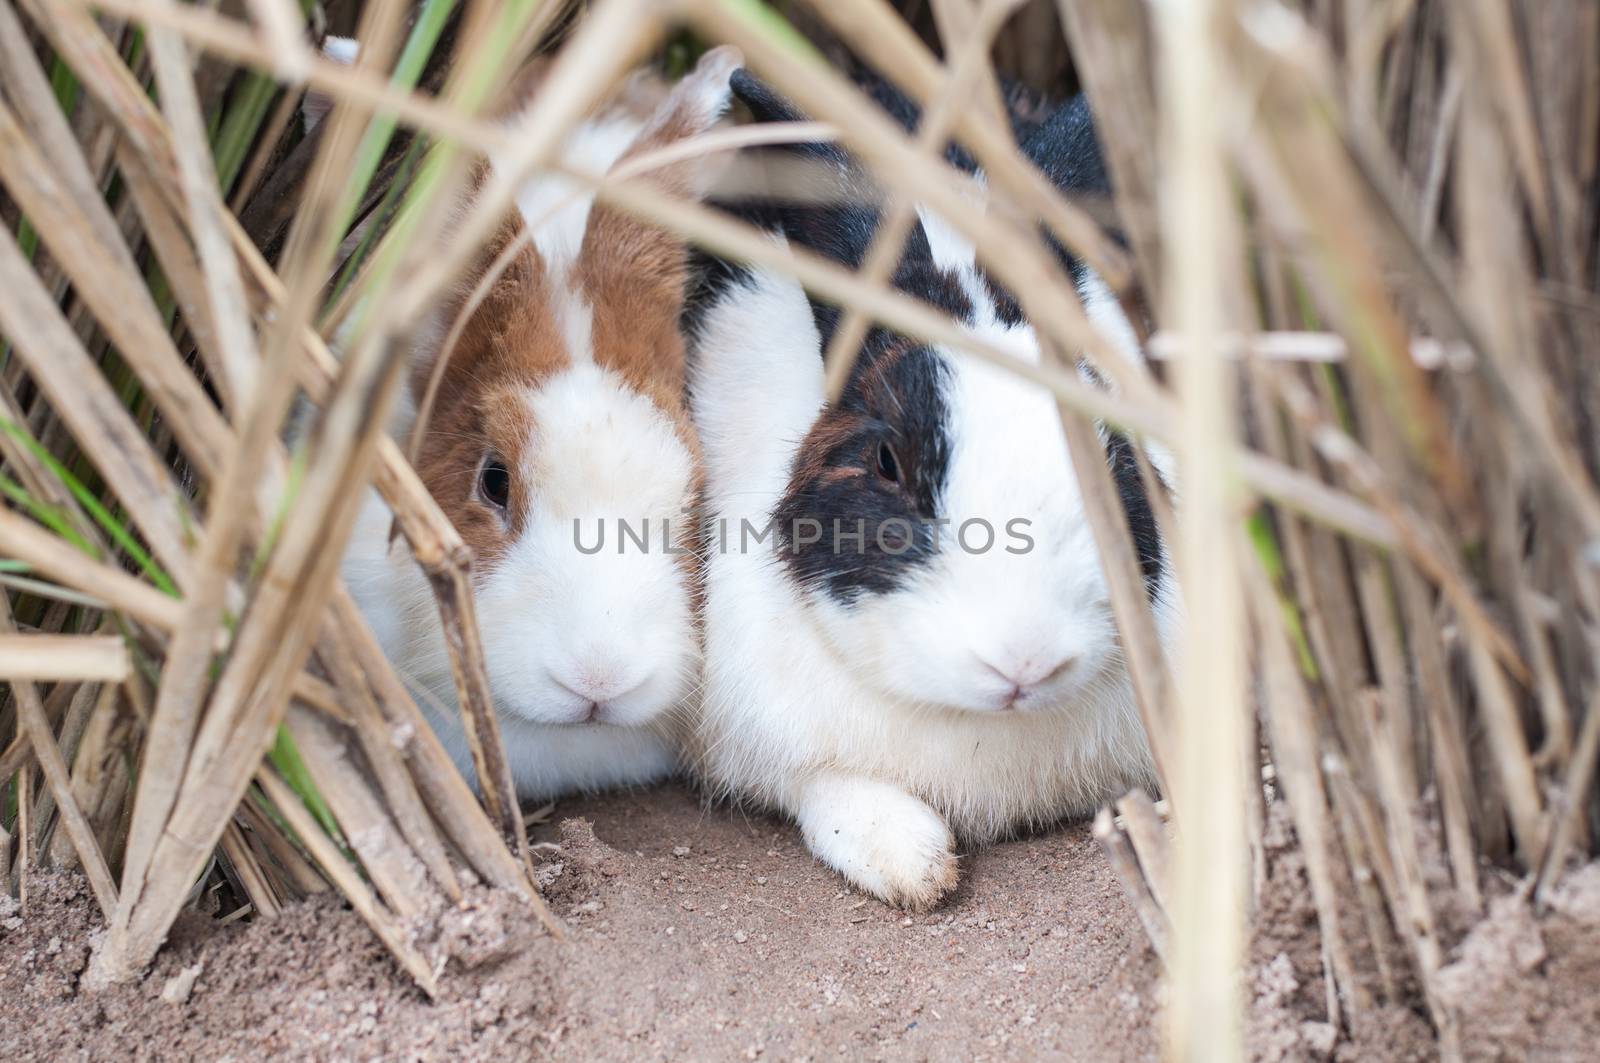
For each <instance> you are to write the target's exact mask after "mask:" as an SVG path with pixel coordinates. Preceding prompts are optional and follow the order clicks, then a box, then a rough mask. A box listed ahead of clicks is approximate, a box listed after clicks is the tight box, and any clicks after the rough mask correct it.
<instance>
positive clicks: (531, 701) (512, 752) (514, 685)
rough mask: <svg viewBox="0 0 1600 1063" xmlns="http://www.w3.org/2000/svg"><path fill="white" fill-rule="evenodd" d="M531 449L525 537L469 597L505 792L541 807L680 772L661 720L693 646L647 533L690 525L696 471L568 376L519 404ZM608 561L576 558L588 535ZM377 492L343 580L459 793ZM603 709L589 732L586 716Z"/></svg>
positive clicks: (611, 385) (463, 752)
mask: <svg viewBox="0 0 1600 1063" xmlns="http://www.w3.org/2000/svg"><path fill="white" fill-rule="evenodd" d="M523 401H525V402H526V403H527V404H528V406H529V408H530V412H531V413H532V414H533V417H534V423H535V424H536V425H537V426H538V427H537V429H536V433H537V435H536V438H535V439H534V440H532V441H531V442H532V444H533V445H531V446H529V447H527V448H526V449H525V453H526V454H527V455H528V458H527V460H526V461H525V462H524V463H523V467H522V468H520V469H518V470H517V474H518V475H520V476H521V477H523V478H524V482H527V483H532V484H536V485H538V486H537V489H536V490H534V491H532V492H529V493H528V502H527V505H526V507H525V510H524V512H523V514H522V521H523V534H522V535H521V536H520V537H519V538H518V539H517V540H516V542H515V543H514V544H513V545H512V546H511V548H510V550H509V551H508V552H507V554H506V555H505V556H504V557H503V558H501V559H500V560H499V561H498V562H497V563H495V564H494V565H492V566H480V570H481V571H480V574H479V576H478V579H477V587H476V598H477V612H478V621H479V628H480V630H481V632H482V636H483V644H484V656H485V659H486V661H487V664H488V671H489V682H490V687H491V689H492V692H493V694H494V700H495V706H496V708H497V710H498V713H499V716H500V721H501V736H502V738H503V739H504V741H505V745H506V755H507V757H508V759H509V761H510V763H511V769H512V774H513V776H514V778H515V780H516V784H517V789H518V792H519V793H521V794H522V795H523V796H525V797H530V798H537V797H546V796H551V795H554V794H558V793H562V792H566V791H570V790H594V789H602V788H605V787H609V786H617V785H627V784H633V783H640V782H645V781H648V780H650V779H654V778H659V777H660V776H662V775H664V774H666V773H668V772H670V771H671V770H672V768H673V766H674V764H675V763H676V752H675V749H676V742H675V738H674V736H673V730H674V727H673V717H672V710H673V709H674V708H675V707H676V706H677V705H678V703H679V702H680V701H681V700H682V699H683V697H684V696H685V695H686V694H687V693H688V692H689V690H690V689H691V687H692V685H693V683H694V680H695V677H696V675H697V672H698V667H699V647H698V644H697V642H696V639H695V636H694V619H693V617H692V616H691V615H690V608H689V588H688V577H687V574H686V572H685V570H684V568H683V565H682V563H681V561H680V559H678V558H676V557H674V556H672V555H670V554H667V553H666V552H664V551H663V550H661V549H660V548H659V547H660V544H659V540H658V539H657V538H656V536H657V535H658V532H657V529H659V528H660V527H661V526H662V522H669V523H670V526H671V527H672V528H674V529H679V528H681V527H682V526H683V525H684V524H685V523H686V520H687V518H686V516H685V514H684V508H685V506H686V504H687V500H688V497H689V487H690V478H691V476H692V473H693V462H692V459H691V457H690V455H689V453H688V452H687V450H686V449H685V448H684V446H683V444H682V443H681V442H680V441H679V440H678V439H677V437H676V435H675V433H674V431H673V428H672V425H671V423H670V422H668V421H667V419H666V418H665V417H664V416H663V415H662V414H661V413H660V411H659V410H657V409H656V407H655V406H654V405H652V404H651V403H650V402H649V401H648V400H646V399H644V398H643V397H641V396H640V395H638V394H637V393H635V392H633V391H630V390H628V389H627V388H626V387H625V386H624V385H623V383H622V382H621V380H620V379H618V378H617V377H616V376H615V375H614V374H612V373H609V372H606V371H605V370H602V369H599V368H597V367H595V366H594V365H577V366H574V367H573V368H571V369H568V370H566V371H564V372H562V373H560V374H558V375H557V376H555V377H553V378H552V379H551V380H549V381H548V382H546V383H545V385H544V386H542V387H540V388H539V389H538V390H536V391H533V390H530V391H528V392H527V393H526V394H525V395H524V397H523ZM618 518H625V519H628V520H629V521H630V522H635V523H637V522H641V521H646V520H648V521H649V526H650V528H651V533H652V542H651V549H650V551H649V552H648V553H647V552H644V551H639V550H635V549H633V548H632V546H631V544H630V546H629V548H628V549H627V550H626V551H625V552H624V553H622V554H620V555H619V554H618V553H617V551H616V546H615V528H614V525H613V524H612V522H613V521H615V520H616V519H618ZM599 519H603V520H605V522H606V524H607V535H608V541H607V543H606V548H605V549H604V550H602V551H601V552H600V553H598V554H593V555H585V554H583V553H582V552H580V551H579V550H578V549H577V546H576V545H575V541H574V527H573V521H574V520H582V521H583V529H582V530H583V536H584V539H583V541H584V543H585V545H592V544H593V542H594V535H595V530H594V529H595V522H596V520H599ZM389 523H390V517H389V512H388V509H387V507H385V506H384V504H383V503H382V501H381V500H380V499H379V498H378V497H377V495H376V493H375V492H372V493H369V496H368V498H367V501H366V504H365V505H364V506H363V508H362V511H361V515H360V518H359V519H358V521H357V525H356V529H355V532H354V534H353V536H352V539H351V546H350V549H349V550H348V551H347V553H346V555H345V558H344V562H343V568H342V571H343V575H344V577H345V579H346V581H347V582H348V583H349V585H350V588H351V591H352V593H353V594H354V595H355V597H356V600H357V602H358V603H359V604H360V606H361V608H362V611H363V612H364V613H365V614H366V616H367V618H368V620H369V621H370V622H371V623H372V625H373V628H374V631H375V632H376V633H377V635H378V639H379V641H380V643H381V644H382V645H383V647H384V650H385V652H386V653H387V654H388V656H389V659H390V660H391V661H393V662H395V664H396V666H397V668H398V669H399V670H400V671H401V673H402V675H404V676H405V678H406V679H407V681H408V683H409V685H410V686H411V688H412V689H413V691H415V692H416V693H417V695H418V701H419V703H420V704H421V705H422V707H423V709H424V711H425V712H426V713H427V715H428V717H429V722H430V723H431V724H432V725H433V727H434V729H435V731H437V732H438V733H439V736H440V738H441V739H442V740H443V742H444V744H445V747H446V749H448V750H449V751H450V753H451V756H452V757H453V758H454V759H455V761H456V763H457V765H458V767H460V768H461V770H462V772H463V773H464V774H466V775H467V776H468V777H469V778H471V777H472V767H471V755H470V751H469V749H468V747H467V744H466V739H465V735H464V733H463V731H462V729H461V725H460V722H459V719H458V717H457V715H456V708H455V705H456V702H455V693H454V682H453V680H452V678H451V672H450V661H449V657H448V655H447V653H446V651H445V646H444V641H443V636H442V632H441V629H440V626H439V619H438V610H437V607H436V606H435V604H434V600H433V596H432V593H431V591H430V589H429V587H428V584H427V581H426V579H425V578H424V577H423V575H422V573H421V572H420V570H419V569H418V567H417V565H416V562H415V561H413V560H412V558H411V555H410V552H409V550H408V549H407V548H406V545H405V542H404V540H399V541H397V542H396V543H395V545H394V546H393V547H392V548H389V547H388V546H387V543H388V532H389ZM592 703H599V704H600V705H601V708H600V710H599V715H598V718H597V719H596V720H595V721H593V722H589V721H588V720H587V717H588V715H589V712H590V705H591V704H592Z"/></svg>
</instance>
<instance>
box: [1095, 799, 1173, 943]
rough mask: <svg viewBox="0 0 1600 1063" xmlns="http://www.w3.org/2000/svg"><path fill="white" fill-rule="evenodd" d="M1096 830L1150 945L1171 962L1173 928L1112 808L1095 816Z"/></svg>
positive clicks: (1096, 836) (1104, 809)
mask: <svg viewBox="0 0 1600 1063" xmlns="http://www.w3.org/2000/svg"><path fill="white" fill-rule="evenodd" d="M1093 829H1094V839H1095V841H1097V842H1099V843H1100V848H1101V849H1102V850H1103V851H1104V852H1105V854H1106V858H1107V859H1108V860H1110V861H1111V868H1112V870H1113V871H1115V872H1116V875H1117V881H1118V882H1120V883H1122V889H1123V892H1124V893H1125V894H1127V896H1128V900H1129V902H1130V903H1131V904H1132V905H1133V911H1134V914H1135V915H1137V916H1138V917H1139V923H1140V925H1142V926H1143V927H1144V932H1145V936H1146V937H1148V938H1149V939H1150V944H1151V946H1152V947H1153V948H1154V949H1155V950H1156V955H1157V956H1159V957H1161V961H1162V963H1163V964H1168V963H1170V962H1171V955H1172V951H1171V949H1172V946H1171V944H1170V937H1171V928H1170V927H1169V925H1168V923H1167V917H1166V915H1165V914H1164V912H1163V911H1162V908H1161V905H1160V904H1159V903H1158V902H1157V901H1156V898H1155V895H1154V894H1153V893H1152V892H1151V890H1150V885H1149V883H1148V882H1147V881H1146V879H1145V872H1144V870H1143V869H1142V868H1141V867H1140V866H1139V860H1138V857H1137V856H1135V854H1134V851H1133V845H1132V844H1131V843H1130V842H1129V841H1128V836H1127V835H1126V834H1125V833H1123V832H1122V831H1121V830H1120V829H1119V828H1118V827H1117V825H1116V820H1115V818H1114V817H1113V816H1112V815H1111V810H1110V809H1109V808H1102V809H1101V810H1100V811H1099V812H1098V813H1097V814H1096V815H1095V820H1094V828H1093Z"/></svg>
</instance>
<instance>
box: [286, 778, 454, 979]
mask: <svg viewBox="0 0 1600 1063" xmlns="http://www.w3.org/2000/svg"><path fill="white" fill-rule="evenodd" d="M256 782H257V783H259V784H260V786H261V789H262V790H263V791H264V792H265V793H266V795H267V797H268V799H269V800H271V801H272V803H273V804H274V805H275V806H276V807H277V809H278V812H279V813H280V814H281V815H282V816H283V818H284V820H285V821H287V822H288V824H289V827H290V829H292V830H293V831H294V832H295V834H296V835H298V836H299V838H300V841H301V843H302V844H304V845H305V847H306V850H307V851H308V852H309V853H310V854H311V857H312V859H313V860H315V861H316V862H317V866H318V867H320V868H321V869H322V872H323V874H325V875H327V876H328V878H329V880H330V881H332V882H333V884H334V885H335V886H337V887H338V889H339V892H340V893H342V894H343V895H344V896H345V898H346V899H347V900H348V901H349V902H350V906H351V907H352V908H354V909H355V910H356V914H358V915H360V916H361V918H362V919H363V920H364V921H365V922H366V924H367V925H368V926H370V927H371V928H372V931H373V933H375V934H377V935H378V939H379V940H380V941H382V942H383V943H384V944H385V945H386V946H388V948H389V951H390V952H391V953H393V954H394V957H395V959H396V960H397V961H399V963H400V966H401V967H403V968H405V971H406V973H407V974H409V975H411V977H412V978H414V979H415V980H416V982H417V985H418V986H420V987H421V989H422V991H423V992H424V993H426V994H428V996H429V997H430V998H433V997H436V996H438V995H439V983H438V978H437V976H435V974H434V973H433V969H432V968H431V967H430V966H429V965H428V961H427V959H426V958H425V957H424V956H423V955H422V953H420V952H418V951H417V949H416V948H415V946H413V945H411V944H410V942H409V941H408V940H407V937H406V934H405V931H404V929H403V928H402V927H401V925H400V923H399V921H398V920H397V919H395V917H394V916H393V915H392V914H391V913H390V912H388V911H387V910H385V909H384V908H383V907H382V906H381V905H380V904H379V903H378V899H377V898H376V897H375V896H373V893H372V890H371V889H369V888H368V887H367V884H366V883H365V882H363V881H361V876H360V875H359V874H357V872H356V869H355V867H354V866H352V865H351V863H350V861H348V860H346V859H345V858H344V854H343V853H341V852H339V850H338V849H337V848H336V847H335V846H334V844H333V842H332V841H331V840H330V839H329V838H328V836H327V835H326V834H324V833H323V832H322V828H321V827H319V826H318V825H317V821H316V820H314V819H312V818H311V813H309V812H307V811H306V809H305V805H303V804H301V803H300V798H299V797H297V796H296V795H295V792H294V791H293V790H291V789H289V786H288V784H286V783H285V782H284V781H283V780H281V779H279V778H278V777H277V776H276V775H274V774H273V773H272V772H271V771H269V770H267V769H265V768H263V769H261V771H259V772H258V773H257V775H256Z"/></svg>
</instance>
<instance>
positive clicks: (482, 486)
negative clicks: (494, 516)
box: [478, 454, 511, 509]
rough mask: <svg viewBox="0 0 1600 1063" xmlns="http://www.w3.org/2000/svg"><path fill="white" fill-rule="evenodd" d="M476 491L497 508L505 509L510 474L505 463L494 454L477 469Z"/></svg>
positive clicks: (509, 492) (509, 494)
mask: <svg viewBox="0 0 1600 1063" xmlns="http://www.w3.org/2000/svg"><path fill="white" fill-rule="evenodd" d="M478 493H479V494H481V495H483V499H484V501H485V502H488V503H489V504H490V505H491V506H494V507H496V508H497V509H505V508H506V503H507V502H508V501H510V499H511V474H510V473H509V472H507V471H506V463H505V462H503V461H501V460H500V459H499V457H497V456H496V455H494V454H491V455H489V457H488V458H487V459H486V460H485V461H484V463H483V468H481V469H479V470H478Z"/></svg>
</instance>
